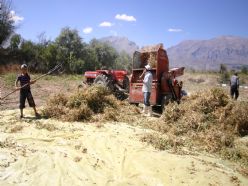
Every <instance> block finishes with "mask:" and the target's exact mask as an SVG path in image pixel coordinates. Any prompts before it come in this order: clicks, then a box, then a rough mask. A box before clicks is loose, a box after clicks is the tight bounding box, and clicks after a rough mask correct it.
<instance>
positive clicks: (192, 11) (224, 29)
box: [12, 0, 248, 48]
mask: <svg viewBox="0 0 248 186" xmlns="http://www.w3.org/2000/svg"><path fill="white" fill-rule="evenodd" d="M12 8H13V11H12V14H13V19H14V20H15V22H16V23H15V24H16V25H17V27H18V28H17V30H16V32H17V33H19V34H21V35H22V37H23V38H25V39H30V40H32V41H38V39H37V38H38V35H40V34H41V33H44V32H45V35H46V37H47V38H48V39H51V40H53V39H55V38H56V37H57V36H58V35H59V33H60V31H61V29H62V28H63V27H67V26H68V27H70V28H72V29H77V30H78V32H79V34H80V36H81V37H82V38H83V40H84V41H85V42H89V41H90V40H91V39H93V38H101V37H106V36H110V35H114V36H124V37H127V38H129V40H131V41H134V42H135V43H136V44H138V45H139V46H140V47H141V46H145V45H150V44H156V43H163V44H164V46H165V48H168V47H171V46H173V45H176V44H178V43H179V42H181V41H184V40H195V39H197V40H205V39H211V38H214V37H218V36H223V35H234V36H241V37H248V0H12Z"/></svg>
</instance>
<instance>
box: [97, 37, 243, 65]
mask: <svg viewBox="0 0 248 186" xmlns="http://www.w3.org/2000/svg"><path fill="white" fill-rule="evenodd" d="M100 41H102V42H106V43H108V44H110V45H111V46H112V47H114V48H115V49H116V50H117V51H119V52H120V51H125V52H127V53H128V54H129V55H131V56H132V54H133V52H134V51H135V50H138V49H139V47H138V45H137V44H136V43H135V42H132V41H129V40H128V38H125V37H117V36H110V37H105V38H102V39H100ZM165 44H166V43H165ZM166 50H167V54H168V57H169V60H170V67H176V66H184V67H186V68H190V69H195V70H219V68H220V64H226V65H227V66H242V65H244V66H248V38H243V37H237V36H220V37H216V38H213V39H209V40H186V41H182V42H181V43H179V44H177V45H175V46H172V47H170V48H168V49H166Z"/></svg>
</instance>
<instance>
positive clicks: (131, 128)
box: [0, 73, 248, 185]
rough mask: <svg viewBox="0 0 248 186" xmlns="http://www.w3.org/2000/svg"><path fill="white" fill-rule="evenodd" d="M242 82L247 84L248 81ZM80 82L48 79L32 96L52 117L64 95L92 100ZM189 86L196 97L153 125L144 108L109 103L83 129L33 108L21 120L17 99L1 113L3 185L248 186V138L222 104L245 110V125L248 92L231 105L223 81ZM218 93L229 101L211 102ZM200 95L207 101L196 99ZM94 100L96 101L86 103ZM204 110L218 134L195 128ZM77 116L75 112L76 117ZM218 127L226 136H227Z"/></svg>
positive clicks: (189, 81)
mask: <svg viewBox="0 0 248 186" xmlns="http://www.w3.org/2000/svg"><path fill="white" fill-rule="evenodd" d="M15 76H16V75H15V74H5V75H2V76H1V77H0V85H1V89H2V95H5V94H6V93H8V92H10V91H11V90H12V87H13V86H12V85H13V81H14V79H15ZM35 76H39V74H37V75H35ZM35 76H34V77H35ZM242 78H243V79H244V82H245V83H247V79H248V78H247V77H245V76H244V77H242ZM81 81H82V77H81V76H72V75H60V76H47V77H46V78H44V79H42V80H40V81H38V82H37V83H36V84H34V85H33V87H32V92H33V95H34V98H35V101H36V103H37V106H38V110H39V112H41V113H42V110H44V109H45V110H46V109H47V110H48V112H49V113H51V110H52V108H53V107H48V106H47V100H48V99H49V98H51V97H53V96H54V95H58V94H59V93H60V94H61V93H63V94H64V96H65V97H64V98H65V99H68V101H69V103H71V102H70V101H71V100H75V99H76V98H78V97H80V95H81V94H80V91H83V92H85V91H86V93H85V94H82V95H86V97H87V96H88V95H91V94H92V93H87V91H88V90H87V89H86V88H83V89H79V90H78V89H77V87H78V85H79V84H80V82H81ZM183 81H184V89H185V90H186V91H187V92H188V94H189V95H190V97H191V96H192V95H193V97H192V98H188V99H187V98H186V99H185V100H183V103H182V106H181V107H177V106H175V105H173V104H172V105H170V106H168V108H167V109H168V110H167V112H166V113H164V114H162V115H161V113H157V114H156V117H152V118H147V117H145V116H142V115H141V114H140V109H141V108H140V107H135V106H130V105H128V103H127V102H126V101H124V102H119V101H117V100H116V101H115V100H113V99H112V97H111V96H110V97H109V95H107V102H108V106H106V108H103V111H102V112H100V111H99V113H98V111H96V112H97V113H96V114H95V115H94V114H93V116H92V117H89V118H88V117H87V118H83V120H84V121H70V120H77V119H80V118H77V117H76V118H74V117H73V118H69V117H68V115H66V114H67V113H64V114H65V116H66V117H62V116H61V117H59V116H60V115H59V116H56V117H55V118H54V117H52V118H49V119H47V118H45V117H42V119H35V118H34V117H33V112H32V110H30V109H29V108H27V109H26V110H25V111H24V115H25V118H24V119H22V120H20V119H19V110H18V109H17V108H18V93H15V94H13V95H11V96H10V97H9V98H8V99H7V100H6V101H5V102H2V105H1V106H0V110H1V111H0V117H1V118H0V133H1V135H0V136H1V137H0V150H1V152H0V160H1V164H0V185H68V184H70V185H247V184H248V169H247V168H248V166H247V159H248V155H247V152H248V138H247V135H244V136H242V135H241V132H240V131H235V130H236V129H235V126H232V125H228V121H229V120H230V119H233V118H234V119H233V121H235V122H236V121H237V118H235V117H232V116H233V115H232V114H231V113H229V112H228V111H229V110H230V109H229V110H228V109H227V107H226V106H222V105H218V104H217V103H216V100H217V101H221V104H224V105H226V104H227V103H222V102H223V100H224V102H225V101H227V102H228V104H227V105H230V106H232V108H233V109H234V110H235V109H236V107H238V108H240V115H238V118H241V120H246V119H247V116H246V115H247V114H246V111H244V110H245V109H246V108H247V107H246V105H247V100H248V89H245V88H240V99H239V101H238V102H233V101H231V100H229V98H228V97H225V95H226V94H225V93H228V91H229V89H228V86H224V87H222V86H220V85H219V84H218V75H217V74H213V73H186V74H185V75H184V77H183ZM216 87H218V88H220V92H217V93H216V94H217V95H222V96H217V98H212V97H211V95H209V90H210V89H211V88H216ZM218 90H219V89H218ZM222 90H223V92H222ZM78 91H79V94H78ZM198 91H202V94H200V95H199V94H196V92H198ZM210 92H211V91H210ZM75 95H76V96H78V95H79V96H78V97H76V96H75ZM201 95H202V96H201ZM70 96H72V97H70ZM73 96H74V97H73ZM219 97H221V98H219ZM72 98H73V99H72ZM103 98H104V99H102V100H105V97H103ZM205 98H206V99H205ZM222 98H223V100H222ZM82 99H83V101H82V103H84V102H85V100H84V98H82ZM89 99H90V101H92V99H93V100H94V99H95V98H94V97H93V98H91V97H89V98H86V101H89ZM50 100H54V99H53V98H51V99H50ZM204 100H207V101H206V103H205V102H203V101H204ZM79 101H80V100H79ZM110 102H111V104H110ZM198 102H199V103H202V107H200V108H199V109H202V108H203V109H205V107H204V104H207V105H211V104H214V105H215V110H214V111H212V110H211V111H208V113H207V114H206V116H208V117H209V116H211V117H210V119H209V120H208V121H211V122H212V123H214V122H215V124H216V127H215V126H213V127H211V125H206V126H205V124H206V123H204V122H203V123H202V124H201V125H196V126H197V127H196V128H195V126H193V125H188V124H189V123H190V124H191V123H194V122H196V124H199V123H201V122H202V120H201V118H197V116H200V117H202V116H205V115H201V113H198V112H193V113H192V115H191V113H190V112H189V111H187V110H188V109H198V106H197V105H198ZM73 103H74V102H73ZM77 103H78V100H77ZM82 103H80V104H82ZM188 103H189V104H188ZM191 103H192V104H191ZM193 103H196V104H195V105H194V104H193ZM52 104H56V102H55V101H54V102H53V103H52ZM238 104H240V107H239V105H238ZM69 105H71V104H69ZM110 105H111V106H114V107H115V108H114V109H113V108H110V107H109V106H110ZM243 105H245V106H243ZM50 106H51V105H50ZM52 106H53V105H52ZM97 106H98V105H97ZM196 106H197V107H196ZM54 108H56V107H54ZM72 108H73V109H74V107H71V110H68V111H71V113H72V114H74V112H73V109H72ZM94 108H95V107H92V109H93V110H94ZM232 108H231V111H232ZM49 109H50V110H49ZM177 110H178V111H180V112H179V113H177ZM91 111H92V110H91ZM196 111H198V110H196ZM223 111H225V113H229V115H226V118H228V121H227V120H225V118H224V119H223V118H220V119H219V118H212V116H213V115H214V114H216V113H218V112H220V113H222V112H223ZM241 111H242V112H241ZM181 112H184V115H183V114H180V113H181ZM204 112H205V110H204ZM187 114H190V117H189V116H188V115H187ZM194 114H199V115H196V117H194ZM160 115H161V117H160ZM178 115H179V117H178ZM191 116H192V117H191ZM180 118H182V119H181V120H180ZM192 118H193V119H192ZM207 119H208V118H207ZM68 120H69V121H70V122H68ZM182 120H185V122H184V121H182ZM186 120H187V122H186ZM246 121H247V120H246ZM218 122H219V123H221V122H222V123H224V124H226V126H227V128H226V129H225V130H222V129H221V128H220V127H219V125H218ZM177 124H178V125H177ZM185 124H187V125H185ZM246 125H247V123H246ZM220 126H221V125H220ZM186 129H187V132H186V131H183V130H186ZM244 129H246V128H244ZM225 131H227V133H226V135H223V134H225ZM235 132H237V134H236V133H235ZM238 132H240V133H238ZM198 134H199V135H198ZM196 135H198V136H196ZM218 136H224V138H222V137H220V138H219V137H218ZM241 136H242V137H241ZM192 139H194V140H192ZM222 146H223V147H222ZM215 147H216V148H217V149H215ZM220 149H221V150H220Z"/></svg>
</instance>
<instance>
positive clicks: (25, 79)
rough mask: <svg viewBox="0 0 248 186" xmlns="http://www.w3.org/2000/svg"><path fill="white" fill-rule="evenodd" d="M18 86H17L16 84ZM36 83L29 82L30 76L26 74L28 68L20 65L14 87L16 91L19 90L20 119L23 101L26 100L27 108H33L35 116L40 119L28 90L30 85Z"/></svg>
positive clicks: (23, 105) (23, 106)
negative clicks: (19, 71) (19, 72)
mask: <svg viewBox="0 0 248 186" xmlns="http://www.w3.org/2000/svg"><path fill="white" fill-rule="evenodd" d="M19 82H20V84H19V85H18V83H19ZM35 82H36V81H31V79H30V76H29V74H28V66H27V65H26V64H23V65H21V74H20V75H19V76H18V77H17V79H16V82H15V86H16V89H17V90H20V106H19V108H20V111H21V115H20V118H23V109H24V108H25V101H26V99H27V100H28V103H29V106H30V107H33V109H34V112H35V116H36V117H40V115H39V114H38V112H37V110H36V107H35V102H34V99H33V96H32V93H31V90H30V84H33V83H35Z"/></svg>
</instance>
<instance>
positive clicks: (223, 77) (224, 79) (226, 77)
mask: <svg viewBox="0 0 248 186" xmlns="http://www.w3.org/2000/svg"><path fill="white" fill-rule="evenodd" d="M230 76H231V75H230V73H229V72H224V73H221V74H220V83H228V82H229V81H230Z"/></svg>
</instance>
